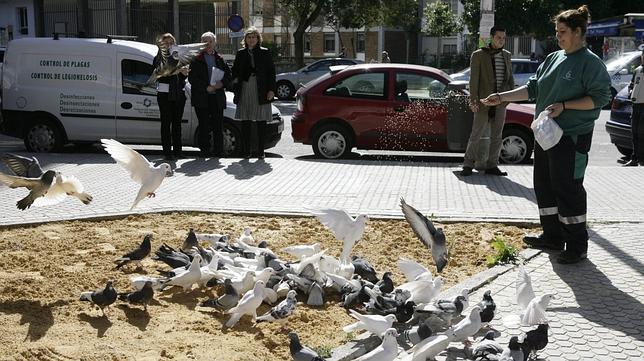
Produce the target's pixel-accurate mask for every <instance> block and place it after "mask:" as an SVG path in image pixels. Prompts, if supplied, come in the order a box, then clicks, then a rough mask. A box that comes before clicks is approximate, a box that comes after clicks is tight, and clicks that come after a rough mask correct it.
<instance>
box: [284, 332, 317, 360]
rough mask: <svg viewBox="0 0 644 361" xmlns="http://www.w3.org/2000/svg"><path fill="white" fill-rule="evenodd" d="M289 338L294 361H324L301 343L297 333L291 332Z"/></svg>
mask: <svg viewBox="0 0 644 361" xmlns="http://www.w3.org/2000/svg"><path fill="white" fill-rule="evenodd" d="M288 338H289V340H290V343H289V350H290V351H291V357H293V361H324V359H323V358H322V357H320V355H318V353H317V352H315V351H313V350H312V349H311V348H310V347H307V346H303V345H302V343H300V338H299V337H298V336H297V333H295V332H289V333H288Z"/></svg>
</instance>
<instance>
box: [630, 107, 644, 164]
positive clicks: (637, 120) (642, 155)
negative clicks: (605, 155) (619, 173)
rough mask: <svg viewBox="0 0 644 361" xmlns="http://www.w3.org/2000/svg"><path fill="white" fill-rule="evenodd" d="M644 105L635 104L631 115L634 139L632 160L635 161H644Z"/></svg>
mask: <svg viewBox="0 0 644 361" xmlns="http://www.w3.org/2000/svg"><path fill="white" fill-rule="evenodd" d="M643 110H644V104H640V103H637V104H633V113H632V114H631V137H632V139H633V153H632V155H631V159H633V160H635V161H640V162H642V161H644V149H640V146H641V144H642V142H643V141H644V127H642V123H644V111H643Z"/></svg>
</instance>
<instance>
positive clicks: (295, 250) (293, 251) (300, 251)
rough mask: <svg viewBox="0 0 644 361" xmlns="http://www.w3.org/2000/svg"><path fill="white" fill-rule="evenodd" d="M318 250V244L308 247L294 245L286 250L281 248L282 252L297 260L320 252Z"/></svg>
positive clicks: (306, 245) (307, 245)
mask: <svg viewBox="0 0 644 361" xmlns="http://www.w3.org/2000/svg"><path fill="white" fill-rule="evenodd" d="M320 250H321V248H320V244H319V243H314V244H310V245H309V244H303V245H296V246H289V247H286V248H282V251H283V252H286V253H288V254H290V255H293V256H295V257H297V258H302V257H308V256H312V255H314V254H316V253H318V252H320Z"/></svg>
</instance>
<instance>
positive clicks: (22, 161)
mask: <svg viewBox="0 0 644 361" xmlns="http://www.w3.org/2000/svg"><path fill="white" fill-rule="evenodd" d="M0 161H2V163H4V164H5V165H6V166H7V168H8V169H9V170H10V171H11V172H12V173H13V175H15V176H18V177H25V178H40V176H41V175H42V174H43V173H44V172H43V170H42V168H41V167H40V162H38V159H36V157H31V158H27V157H23V156H21V155H17V154H12V153H5V154H3V155H2V156H0Z"/></svg>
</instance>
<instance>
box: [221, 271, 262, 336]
mask: <svg viewBox="0 0 644 361" xmlns="http://www.w3.org/2000/svg"><path fill="white" fill-rule="evenodd" d="M265 288H266V287H265V284H264V281H261V280H259V281H257V282H255V286H254V287H253V289H252V290H249V291H247V292H246V293H245V294H244V296H243V297H242V299H241V300H240V301H239V303H238V304H237V306H235V307H233V308H231V309H229V310H228V311H226V313H228V314H230V315H231V316H230V319H228V322H226V327H233V326H235V325H236V324H237V322H239V319H240V318H241V317H242V316H243V315H251V316H253V321H255V320H257V307H259V305H261V304H262V301H263V300H264V289H265Z"/></svg>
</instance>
